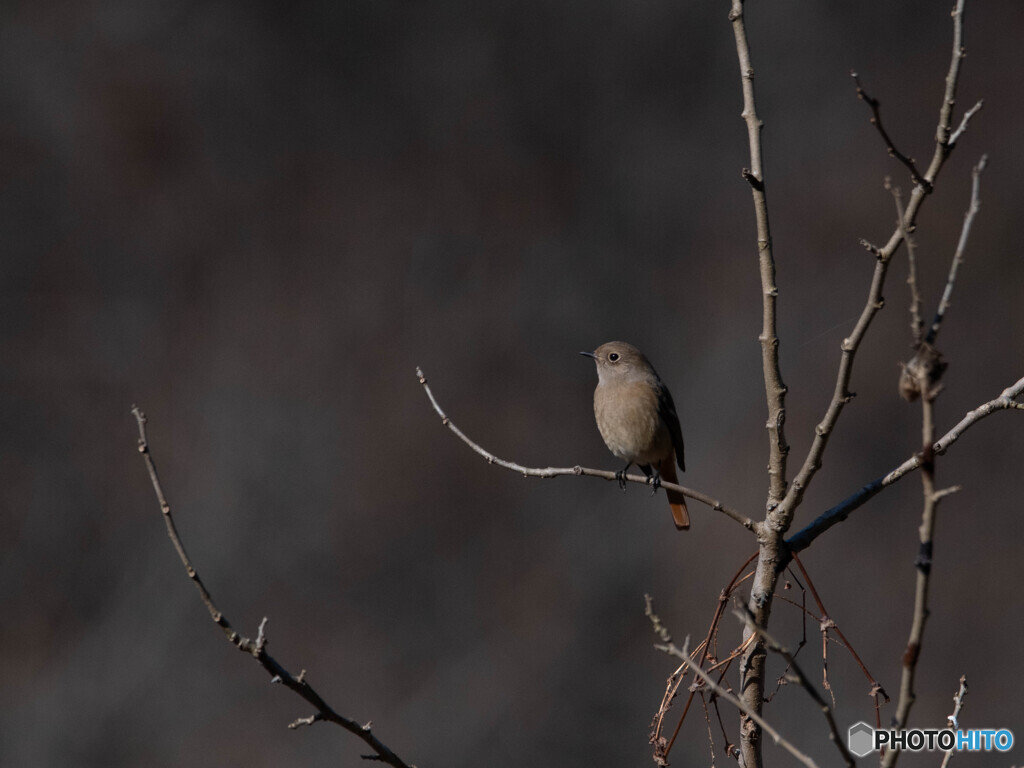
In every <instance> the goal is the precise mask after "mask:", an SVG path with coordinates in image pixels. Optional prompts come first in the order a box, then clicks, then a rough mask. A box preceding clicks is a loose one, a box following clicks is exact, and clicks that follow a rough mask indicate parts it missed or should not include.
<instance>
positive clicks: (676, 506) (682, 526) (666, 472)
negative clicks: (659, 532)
mask: <svg viewBox="0 0 1024 768" xmlns="http://www.w3.org/2000/svg"><path fill="white" fill-rule="evenodd" d="M658 474H660V475H661V479H662V480H664V481H665V482H667V483H678V482H679V481H678V480H677V479H676V456H675V453H674V452H673V453H670V454H669V455H668V457H667V458H665V459H662V461H661V464H660V465H659V466H658ZM665 494H666V495H667V496H668V503H669V505H670V506H671V507H672V520H673V522H675V524H676V528H678V529H679V530H680V531H685V530H686V529H688V528H689V527H690V512H689V510H687V509H686V497H685V496H683V494H681V493H679V492H678V491H669V490H667V489H666V491H665Z"/></svg>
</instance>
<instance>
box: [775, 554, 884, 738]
mask: <svg viewBox="0 0 1024 768" xmlns="http://www.w3.org/2000/svg"><path fill="white" fill-rule="evenodd" d="M793 562H795V563H796V567H797V568H799V569H800V573H802V574H803V577H804V580H805V581H806V582H807V588H808V589H810V590H811V597H812V598H814V602H815V604H816V605H817V606H818V610H819V611H820V612H821V618H820V619H819V621H820V622H821V625H822V636H826V635H827V634H828V629H833V630H835V633H836V635H837V636H838V637H839V640H840V641H841V642H842V644H843V647H844V648H846V650H848V651H849V652H850V655H851V656H852V657H853V660H854V661H855V662H857V666H859V667H860V671H861V672H862V673H863V674H864V677H866V678H867V679H868V683H869V684H870V685H871V689H870V691H869V692H868V695H869V696H871V697H872V698H873V699H874V701H875V727H877V728H881V727H882V719H881V705H882V704H888V703H889V694H888V693H886V692H885V688H883V687H882V685H881V683H879V682H878V681H877V680H876V679H875V676H874V675H872V674H871V672H870V671H869V670H868V668H867V665H866V664H865V663H864V662H863V661H862V660H861V658H860V654H858V653H857V650H856V649H855V648H854V647H853V644H852V643H851V642H850V641H849V640H847V639H846V635H844V634H843V630H841V629H840V628H839V625H838V624H836V623H835V621H833V620H832V618H831V617H830V616H829V612H828V610H826V608H825V603H824V602H822V599H821V596H820V595H819V594H818V590H817V589H816V588H815V587H814V581H813V580H812V579H811V574H809V573H808V572H807V569H806V568H804V564H803V563H802V562H800V558H799V557H797V555H796V553H795V552H794V553H793ZM826 627H827V628H826ZM879 696H882V697H883V698H884V699H885V701H883V702H879V701H878V697H879Z"/></svg>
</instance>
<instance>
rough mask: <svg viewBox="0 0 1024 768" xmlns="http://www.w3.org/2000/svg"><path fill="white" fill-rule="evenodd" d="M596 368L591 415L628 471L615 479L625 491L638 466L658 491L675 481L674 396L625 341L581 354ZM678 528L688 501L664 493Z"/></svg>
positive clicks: (686, 523)
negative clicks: (633, 468) (630, 472)
mask: <svg viewBox="0 0 1024 768" xmlns="http://www.w3.org/2000/svg"><path fill="white" fill-rule="evenodd" d="M580 354H581V355H585V356H586V357H592V358H594V362H595V363H597V389H595V390H594V416H595V417H596V418H597V429H598V431H600V433H601V437H602V438H604V442H605V445H607V446H608V450H610V451H611V452H612V453H613V454H615V456H616V457H618V458H620V459H622V460H623V461H625V462H626V466H625V467H624V468H623V469H621V470H620V471H619V472H616V473H615V474H616V477H617V478H618V480H619V486H620V487H621V488H622V489H623V490H625V488H626V481H625V479H624V478H625V474H626V470H628V469H629V468H630V466H631V465H633V464H636V465H637V466H638V467H640V469H641V470H642V471H643V473H644V474H645V475H647V477H649V478H652V482H653V485H654V490H655V491H657V490H658V486H659V485H660V484H661V480H662V478H664V479H665V480H667V481H668V482H670V483H675V482H677V480H676V468H675V462H676V461H677V460H678V462H679V469H681V470H683V471H685V470H686V467H685V465H684V464H683V432H682V430H681V429H680V427H679V417H678V416H677V415H676V406H675V403H673V402H672V395H671V394H670V393H669V391H668V388H667V387H666V386H665V385H664V384H663V383H662V381H661V379H660V378H658V374H657V372H656V371H655V370H654V368H653V367H652V366H651V364H650V363H649V362H648V361H647V358H646V357H644V355H643V353H642V352H641V351H640V350H639V349H637V348H636V347H634V346H632V345H631V344H627V343H626V342H624V341H609V342H608V343H607V344H602V345H601V346H600V347H598V348H597V349H595V350H594V351H593V352H580ZM666 494H667V495H668V502H669V504H670V505H671V507H672V519H673V520H674V521H675V524H676V528H678V529H679V530H685V529H687V528H689V527H690V514H689V512H688V511H687V509H686V497H685V496H683V495H682V494H681V493H679V492H678V491H666Z"/></svg>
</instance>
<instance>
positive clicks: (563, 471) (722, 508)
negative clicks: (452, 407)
mask: <svg viewBox="0 0 1024 768" xmlns="http://www.w3.org/2000/svg"><path fill="white" fill-rule="evenodd" d="M416 378H417V379H418V380H419V382H420V384H422V385H423V390H424V391H425V392H426V393H427V397H428V398H430V404H431V405H432V406H433V407H434V410H435V411H436V412H437V415H438V416H440V417H441V423H442V424H443V425H444V426H446V427H448V429H450V430H451V431H452V433H453V434H454V435H455V436H456V437H458V438H459V439H460V440H461V441H462V442H464V443H465V444H466V445H468V446H469V447H470V448H472V449H473V451H475V452H476V453H478V454H479V455H480V456H483V457H484V459H486V460H487V463H488V464H496V465H498V466H499V467H502V468H504V469H508V470H510V471H512V472H518V473H519V474H520V475H522V476H523V477H541V478H547V477H561V476H563V475H583V476H585V477H599V478H601V479H603V480H618V477H617V476H616V474H615V473H614V472H609V471H608V470H604V469H590V468H588V467H581V466H579V465H577V466H575V467H524V466H523V465H522V464H516V463H515V462H514V461H506V460H505V459H500V458H498V457H497V456H495V455H494V454H493V453H491V452H490V451H488V450H487V449H485V448H483V447H482V446H480V445H479V444H477V443H475V442H473V441H472V440H470V439H469V437H467V436H466V434H465V433H464V432H463V431H462V430H461V429H459V428H458V427H457V426H455V423H454V422H453V421H452V420H451V419H449V418H448V416H447V415H446V414H445V412H444V411H443V410H441V406H440V404H439V403H438V402H437V399H436V398H435V397H434V393H433V392H431V391H430V387H429V386H428V384H427V377H426V376H425V375H424V374H423V371H422V370H421V369H420V368H419V367H417V368H416ZM625 479H626V480H627V481H629V482H631V483H640V484H641V485H650V484H651V480H650V478H647V477H644V476H643V475H626V476H625ZM661 487H662V488H664V489H666V490H673V491H678V492H679V493H681V494H683V495H684V496H688V497H689V498H691V499H696V500H697V501H700V502H703V503H704V504H707V505H708V506H709V507H711V508H712V509H714V510H716V511H718V512H721V513H722V514H724V515H726V516H727V517H730V518H732V519H733V520H735V521H736V522H737V523H739V524H740V525H742V526H743V527H744V528H746V529H747V530H749V531H752V530H754V527H755V523H754V521H753V520H751V519H750V518H749V517H747V516H746V515H743V514H741V513H739V512H737V511H736V510H735V509H733V508H732V507H729V506H726V505H725V504H723V503H722V502H720V501H719V500H718V499H714V498H712V497H711V496H708V495H707V494H706V493H701V492H700V491H695V490H693V489H692V488H686V487H685V486H682V485H677V484H676V483H668V482H665V481H662V482H661Z"/></svg>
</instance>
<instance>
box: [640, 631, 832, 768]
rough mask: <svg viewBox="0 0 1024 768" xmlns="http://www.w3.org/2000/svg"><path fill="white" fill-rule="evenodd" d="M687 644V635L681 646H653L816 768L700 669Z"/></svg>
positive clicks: (813, 764)
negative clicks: (678, 660)
mask: <svg viewBox="0 0 1024 768" xmlns="http://www.w3.org/2000/svg"><path fill="white" fill-rule="evenodd" d="M689 646H690V638H689V637H687V638H686V641H685V642H684V643H683V647H682V648H680V647H679V646H677V645H676V644H675V643H665V644H663V645H656V646H654V647H655V648H657V649H658V650H659V651H664V652H665V653H667V654H669V655H670V656H675V657H676V658H678V659H681V660H682V661H683V662H685V663H686V664H688V665H689V667H690V669H692V670H693V672H694V674H695V675H697V677H699V678H700V679H701V680H702V681H703V682H704V684H705V685H706V686H707V687H708V688H710V689H711V690H712V691H714V692H715V695H716V696H718V698H720V699H722V700H724V701H727V702H729V703H730V704H732V705H733V706H734V707H736V709H738V710H739V711H740V712H742V713H743V714H745V715H746V716H747V717H749V718H750V719H751V720H753V721H754V722H756V723H757V724H758V726H760V728H761V729H762V730H763V731H764V732H765V733H767V734H768V735H769V736H771V737H772V739H773V740H774V741H775V743H776V744H778V745H779V746H780V747H782V748H783V749H785V750H786V751H787V752H789V754H791V755H792V756H793V757H795V758H796V759H797V760H799V761H800V762H801V763H803V764H804V765H806V766H808V768H816V766H817V763H815V762H814V760H813V759H811V757H810V756H808V755H805V754H804V753H803V752H801V751H800V750H799V749H797V748H796V746H794V745H793V743H792V742H790V741H789V740H788V739H786V738H785V737H784V736H783V735H782V734H781V733H779V732H778V731H777V730H776V729H775V727H774V726H772V725H771V724H769V723H768V722H767V721H766V720H765V719H764V718H763V717H761V715H760V713H758V712H755V711H754V709H753V708H752V707H749V706H747V704H746V702H744V701H742V700H741V699H738V698H736V696H734V695H733V694H731V693H729V691H727V690H726V689H725V688H724V687H722V686H721V685H719V684H718V683H716V682H715V681H714V680H712V679H711V675H709V674H708V673H707V672H705V671H704V670H703V669H701V668H700V665H699V664H697V662H696V660H695V659H694V658H693V657H691V656H690V652H689Z"/></svg>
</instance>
